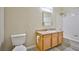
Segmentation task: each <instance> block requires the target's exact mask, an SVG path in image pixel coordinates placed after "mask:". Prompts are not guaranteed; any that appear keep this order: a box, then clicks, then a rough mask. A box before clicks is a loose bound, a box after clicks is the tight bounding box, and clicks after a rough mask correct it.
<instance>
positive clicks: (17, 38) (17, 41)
mask: <svg viewBox="0 0 79 59" xmlns="http://www.w3.org/2000/svg"><path fill="white" fill-rule="evenodd" d="M25 39H26V34H15V35H11V40H12V45H13V46H15V47H14V48H13V49H12V51H26V50H27V48H26V47H25V46H24V45H23V44H24V43H25Z"/></svg>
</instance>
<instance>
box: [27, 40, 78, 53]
mask: <svg viewBox="0 0 79 59" xmlns="http://www.w3.org/2000/svg"><path fill="white" fill-rule="evenodd" d="M27 50H28V51H38V50H37V48H36V47H34V48H31V49H27ZM47 51H79V42H76V41H72V40H69V39H64V42H63V44H61V45H59V46H56V47H54V48H51V49H48V50H47Z"/></svg>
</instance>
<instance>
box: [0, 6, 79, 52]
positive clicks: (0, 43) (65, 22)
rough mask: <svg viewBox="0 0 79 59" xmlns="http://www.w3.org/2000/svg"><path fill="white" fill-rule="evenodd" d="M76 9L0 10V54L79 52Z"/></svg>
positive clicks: (1, 8)
mask: <svg viewBox="0 0 79 59" xmlns="http://www.w3.org/2000/svg"><path fill="white" fill-rule="evenodd" d="M78 25H79V7H0V51H79V26H78Z"/></svg>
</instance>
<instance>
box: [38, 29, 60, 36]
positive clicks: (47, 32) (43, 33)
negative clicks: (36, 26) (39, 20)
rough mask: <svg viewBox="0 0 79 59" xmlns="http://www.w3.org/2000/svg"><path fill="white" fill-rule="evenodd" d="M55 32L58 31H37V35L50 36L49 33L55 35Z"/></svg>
mask: <svg viewBox="0 0 79 59" xmlns="http://www.w3.org/2000/svg"><path fill="white" fill-rule="evenodd" d="M55 32H60V31H57V30H48V31H37V33H40V34H42V35H45V34H51V33H55Z"/></svg>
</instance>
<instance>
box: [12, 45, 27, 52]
mask: <svg viewBox="0 0 79 59" xmlns="http://www.w3.org/2000/svg"><path fill="white" fill-rule="evenodd" d="M26 50H27V49H26V47H25V46H24V45H19V46H15V48H14V49H13V50H12V51H26Z"/></svg>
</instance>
